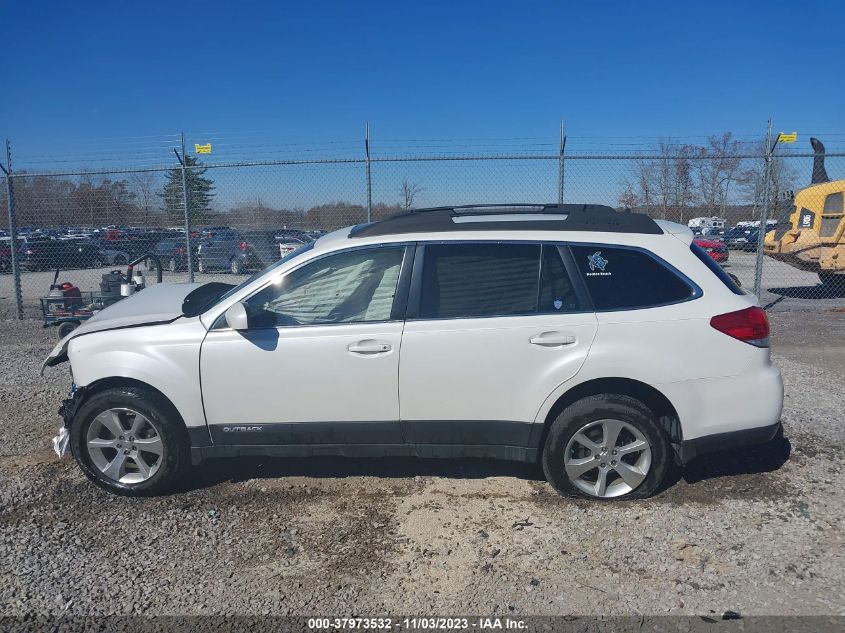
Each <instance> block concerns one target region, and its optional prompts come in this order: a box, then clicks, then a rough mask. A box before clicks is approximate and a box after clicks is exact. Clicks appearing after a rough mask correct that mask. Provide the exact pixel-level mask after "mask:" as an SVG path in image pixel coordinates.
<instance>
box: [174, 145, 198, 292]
mask: <svg viewBox="0 0 845 633" xmlns="http://www.w3.org/2000/svg"><path fill="white" fill-rule="evenodd" d="M180 140H181V145H182V155H181V156H180V155H179V152H176V158H178V159H179V164H180V165H181V166H182V206H183V207H184V209H185V248H186V249H188V252H187V256H188V281H189V282H190V283H194V251H193V249H192V248H191V216H190V213H189V207H188V200H189V199H190V195H189V193H188V178H187V174H186V170H187V164H186V163H187V162H188V157H187V155H186V154H185V132H184V131H182V132H181V133H180ZM174 152H175V150H174Z"/></svg>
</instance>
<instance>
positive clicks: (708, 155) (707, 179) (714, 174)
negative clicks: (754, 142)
mask: <svg viewBox="0 0 845 633" xmlns="http://www.w3.org/2000/svg"><path fill="white" fill-rule="evenodd" d="M696 153H697V159H696V160H695V161H693V162H694V172H695V180H696V185H697V187H698V192H699V194H700V196H701V203H702V204H703V205H704V206H705V207H706V209H707V212H709V213H715V212H716V210H717V209H718V210H719V213H720V214H722V215H723V214H724V211H725V207H726V206H727V203H728V194H729V189H730V186H731V183H732V182H733V181H734V180H735V178H736V176H737V171H738V170H739V165H740V162H741V161H740V159H739V158H738V157H737V154H738V153H739V141H737V140H735V139H734V138H733V135H732V134H731V133H730V132H725V133H724V134H722V135H721V136H711V137H710V138H709V139H708V141H707V147H699V148H697V152H696Z"/></svg>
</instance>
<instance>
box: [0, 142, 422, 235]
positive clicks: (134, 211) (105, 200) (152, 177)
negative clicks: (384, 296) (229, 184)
mask: <svg viewBox="0 0 845 633" xmlns="http://www.w3.org/2000/svg"><path fill="white" fill-rule="evenodd" d="M186 165H187V167H189V169H187V170H186V172H185V182H186V185H187V191H188V208H189V211H190V219H191V224H192V226H197V227H202V226H214V225H222V224H226V225H232V226H250V227H255V228H268V229H270V228H284V227H287V228H308V229H317V230H326V231H328V230H334V229H337V228H340V227H342V226H348V225H350V224H357V223H361V222H366V221H367V209H366V207H364V206H363V205H360V204H354V203H351V202H348V201H344V200H338V201H336V202H331V203H324V204H320V205H316V206H312V207H310V208H307V209H306V208H293V209H277V208H272V207H270V206H268V205H267V204H266V203H265V202H263V201H262V200H260V199H255V200H252V201H250V202H246V203H242V204H238V205H236V206H234V207H233V208H231V209H228V210H225V211H220V210H215V209H214V208H213V202H214V198H215V195H216V192H215V185H214V182H213V180H212V179H211V178H210V177H209V176H208V173H207V172H208V168H207V167H205V166H203V165H202V164H201V163H200V162H199V161H198V160H197V159H196V158H194V157H191V156H187V157H186ZM12 183H13V188H14V198H15V212H16V220H17V225H18V226H19V227H42V228H54V227H66V226H67V227H70V226H72V227H90V228H96V227H101V226H107V225H121V226H125V225H129V226H138V227H161V226H182V225H184V214H185V212H184V208H185V207H184V199H183V193H182V170H181V168H179V167H175V168H173V169H171V170H168V171H167V172H165V174H164V181H163V183H162V182H161V178H160V176H159V175H158V174H157V173H156V172H143V171H139V172H133V173H131V174H130V175H129V176H127V177H126V178H122V179H114V178H111V177H109V176H101V177H99V178H95V177H94V176H82V177H80V178H78V179H75V180H74V179H70V178H62V177H55V176H31V177H29V176H26V175H25V173H22V174H20V175H19V177H16V178H14V179H13V180H12ZM422 191H423V188H422V187H420V186H419V185H418V184H417V183H410V182H408V181H407V180H404V181H403V182H402V186H401V188H400V189H399V190H398V191H397V197H398V198H399V202H397V203H396V204H385V203H377V204H375V205H374V206H373V211H372V219H374V220H377V219H380V218H383V217H386V216H388V215H390V214H391V213H396V212H397V211H400V210H402V209H409V208H411V207H413V206H414V204H415V202H416V200H417V199H418V197H419V195H420V194H421V193H422ZM0 212H2V219H0V226H7V224H8V221H7V200H6V196H5V195H4V196H0Z"/></svg>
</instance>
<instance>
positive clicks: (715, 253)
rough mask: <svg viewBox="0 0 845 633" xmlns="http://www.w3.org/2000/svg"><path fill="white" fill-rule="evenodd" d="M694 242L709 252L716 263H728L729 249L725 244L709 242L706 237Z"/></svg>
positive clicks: (696, 239)
mask: <svg viewBox="0 0 845 633" xmlns="http://www.w3.org/2000/svg"><path fill="white" fill-rule="evenodd" d="M693 241H694V242H695V243H696V244H698V246H700V247H701V248H703V249H704V250H705V251H707V252H708V253H709V254H710V257H712V258H713V260H714V261H715V262H717V263H719V264H724V263H725V262H726V261H728V247H727V246H725V243H724V242H719V241H717V240H708V239H707V238H704V237H697V238H695V239H694V240H693Z"/></svg>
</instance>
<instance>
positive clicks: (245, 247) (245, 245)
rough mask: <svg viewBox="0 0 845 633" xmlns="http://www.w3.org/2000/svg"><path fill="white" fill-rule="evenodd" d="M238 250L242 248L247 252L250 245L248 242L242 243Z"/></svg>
mask: <svg viewBox="0 0 845 633" xmlns="http://www.w3.org/2000/svg"><path fill="white" fill-rule="evenodd" d="M238 248H240V249H241V250H242V251H245V250H246V249H247V248H249V244H247V243H246V242H241V243H240V244H238Z"/></svg>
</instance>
